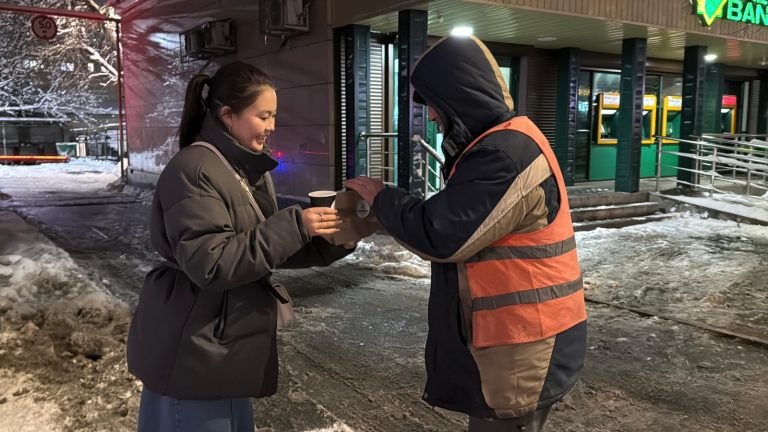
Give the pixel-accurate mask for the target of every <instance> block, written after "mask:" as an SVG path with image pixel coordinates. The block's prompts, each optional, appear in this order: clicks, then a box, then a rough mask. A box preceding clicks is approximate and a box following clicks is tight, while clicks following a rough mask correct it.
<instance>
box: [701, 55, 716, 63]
mask: <svg viewBox="0 0 768 432" xmlns="http://www.w3.org/2000/svg"><path fill="white" fill-rule="evenodd" d="M715 60H717V54H707V55H705V56H704V61H705V62H707V63H712V62H713V61H715Z"/></svg>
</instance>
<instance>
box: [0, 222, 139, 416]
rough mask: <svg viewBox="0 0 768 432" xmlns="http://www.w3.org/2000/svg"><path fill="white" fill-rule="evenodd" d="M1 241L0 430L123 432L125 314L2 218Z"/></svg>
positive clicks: (46, 243) (129, 388) (29, 230)
mask: <svg viewBox="0 0 768 432" xmlns="http://www.w3.org/2000/svg"><path fill="white" fill-rule="evenodd" d="M0 238H2V239H3V241H2V242H0V400H2V401H3V402H0V430H50V431H55V430H72V431H86V430H89V431H90V430H95V429H93V426H94V425H97V424H113V425H114V426H115V427H114V428H110V429H109V430H129V429H130V427H129V426H128V425H130V424H133V423H134V420H133V416H130V417H129V414H130V413H135V412H136V410H137V408H138V392H139V389H140V386H139V383H138V382H136V380H135V379H133V378H132V377H130V375H129V374H128V372H127V369H126V367H125V360H124V359H125V338H126V334H127V330H128V324H129V322H130V311H129V310H128V308H127V307H126V305H125V304H123V303H122V302H119V301H117V300H116V299H114V298H113V297H111V296H110V295H109V294H107V293H106V292H105V291H104V290H103V289H102V288H101V287H100V286H98V285H97V284H96V283H94V282H93V281H91V280H90V279H88V277H87V276H85V272H84V271H83V269H82V268H80V267H79V266H78V265H77V263H75V262H74V261H73V259H72V257H70V256H69V254H67V253H66V252H65V251H63V250H61V249H59V248H58V247H56V246H55V245H54V244H53V243H52V242H51V241H50V240H48V238H46V237H45V236H43V235H42V234H40V233H39V232H38V231H37V230H36V229H35V228H33V227H32V226H30V225H28V224H27V223H26V222H24V221H23V220H22V219H20V218H19V217H18V216H16V215H15V214H14V213H12V212H8V211H0ZM94 389H99V390H98V391H97V393H98V396H96V395H95V393H94V392H95V391H96V390H94ZM62 395H64V396H63V397H62ZM41 412H42V413H45V415H40V416H35V417H34V421H31V422H29V423H27V421H28V420H29V414H30V413H41ZM121 424H122V425H125V427H123V428H121V427H120V426H119V425H121ZM19 427H21V429H18V428H19ZM99 430H101V429H99Z"/></svg>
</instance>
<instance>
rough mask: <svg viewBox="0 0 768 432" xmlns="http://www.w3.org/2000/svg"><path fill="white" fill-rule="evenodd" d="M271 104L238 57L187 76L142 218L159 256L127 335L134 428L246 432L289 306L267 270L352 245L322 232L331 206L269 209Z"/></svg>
mask: <svg viewBox="0 0 768 432" xmlns="http://www.w3.org/2000/svg"><path fill="white" fill-rule="evenodd" d="M276 114H277V96H276V94H275V89H274V86H273V85H272V83H271V82H270V80H269V77H267V75H266V74H265V73H264V72H262V71H260V70H259V69H257V68H256V67H254V66H251V65H248V64H245V63H242V62H235V63H232V64H228V65H226V66H222V67H221V68H220V69H219V70H218V71H217V72H216V74H215V75H214V76H213V77H208V76H206V75H197V76H195V77H194V78H192V80H191V81H190V82H189V85H188V86H187V94H186V100H185V102H184V112H183V115H182V119H181V126H180V130H179V147H180V151H179V152H178V153H177V154H176V155H175V156H174V157H173V158H172V159H171V161H170V162H169V163H168V165H167V166H166V167H165V169H164V170H163V172H162V174H161V175H160V178H159V180H158V182H157V189H156V190H155V196H154V201H153V203H152V214H151V218H150V236H151V240H152V244H153V246H154V247H155V248H156V249H157V252H158V253H159V254H160V256H162V257H163V258H164V259H165V262H164V263H163V264H161V265H159V266H158V267H156V268H154V269H153V270H151V271H150V272H149V274H147V277H146V279H145V280H144V286H143V288H142V291H141V296H140V299H139V304H138V307H137V309H136V312H135V314H134V317H133V321H132V322H131V328H130V332H129V335H128V369H129V370H130V372H131V373H133V374H134V375H136V376H137V377H138V378H139V379H141V381H142V382H143V383H144V390H143V393H142V397H141V407H140V410H139V427H138V428H139V431H153V432H165V431H180V432H188V431H190V432H192V431H194V432H198V431H206V432H207V431H211V432H214V431H215V432H219V431H228V432H239V431H248V432H253V429H254V426H253V414H252V412H251V400H250V398H251V397H265V396H270V395H272V394H274V393H275V391H276V389H277V350H276V344H275V341H276V325H277V321H278V310H281V311H286V310H287V311H289V312H290V303H289V302H290V299H289V298H288V295H287V292H286V291H285V288H283V287H282V286H281V285H279V284H277V283H275V282H273V281H272V279H271V275H272V270H274V269H275V268H277V267H294V268H295V267H309V266H314V265H328V264H330V263H332V262H334V261H336V260H338V259H340V258H342V257H344V256H346V255H347V254H349V253H350V252H351V248H354V245H347V247H349V248H350V249H348V248H347V247H338V246H333V245H331V244H330V243H328V242H327V241H326V240H325V239H324V238H323V237H322V236H324V235H329V234H333V233H334V232H336V231H337V229H338V226H339V224H340V223H341V221H340V219H339V217H338V214H337V212H336V210H334V209H331V208H309V209H306V210H301V209H300V208H299V207H298V206H294V207H288V208H286V209H283V210H278V208H277V203H276V200H275V191H274V186H273V183H272V179H271V178H270V175H269V171H270V170H272V169H274V168H275V167H277V161H275V160H274V159H272V158H271V157H270V156H269V151H268V149H267V148H266V140H267V137H268V136H269V134H270V133H272V132H273V131H274V129H275V115H276ZM281 305H282V306H281ZM286 306H288V307H287V308H286Z"/></svg>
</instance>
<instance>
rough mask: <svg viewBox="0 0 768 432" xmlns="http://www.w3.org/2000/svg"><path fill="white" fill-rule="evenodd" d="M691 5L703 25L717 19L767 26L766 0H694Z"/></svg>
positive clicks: (710, 23) (767, 1)
mask: <svg viewBox="0 0 768 432" xmlns="http://www.w3.org/2000/svg"><path fill="white" fill-rule="evenodd" d="M693 7H694V8H695V10H696V13H697V14H698V15H699V18H700V19H701V23H702V24H704V25H705V26H711V25H712V23H714V22H715V20H717V19H724V20H728V21H736V22H740V23H745V24H757V25H763V26H768V0H694V2H693Z"/></svg>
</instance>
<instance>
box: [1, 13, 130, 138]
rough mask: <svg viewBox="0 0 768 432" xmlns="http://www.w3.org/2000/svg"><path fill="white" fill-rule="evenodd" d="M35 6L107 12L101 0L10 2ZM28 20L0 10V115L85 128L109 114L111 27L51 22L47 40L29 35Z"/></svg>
mask: <svg viewBox="0 0 768 432" xmlns="http://www.w3.org/2000/svg"><path fill="white" fill-rule="evenodd" d="M15 3H17V4H25V5H29V6H36V7H48V8H57V9H69V10H82V11H90V12H102V13H105V12H107V11H106V10H104V8H105V7H104V6H103V3H105V2H104V1H103V0H102V1H100V0H35V1H30V0H27V1H18V0H17V1H16V2H15ZM31 19H32V16H31V15H28V14H22V13H14V12H2V11H0V40H2V41H3V43H0V113H2V114H3V115H11V116H14V117H21V116H29V115H35V116H45V117H51V118H60V117H67V118H70V119H73V120H75V119H77V120H81V121H84V122H86V123H91V122H92V120H93V118H94V116H98V115H103V114H108V113H111V112H114V103H115V102H114V101H115V100H116V99H115V91H116V90H115V89H116V83H117V67H116V63H117V54H116V51H117V50H116V39H115V24H114V23H112V22H109V21H105V22H101V21H89V20H83V19H76V18H63V17H55V19H56V24H57V27H58V34H57V35H56V37H55V38H53V39H52V40H50V41H45V40H42V39H38V38H37V37H35V36H34V35H33V34H32V32H31V24H30V23H31Z"/></svg>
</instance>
